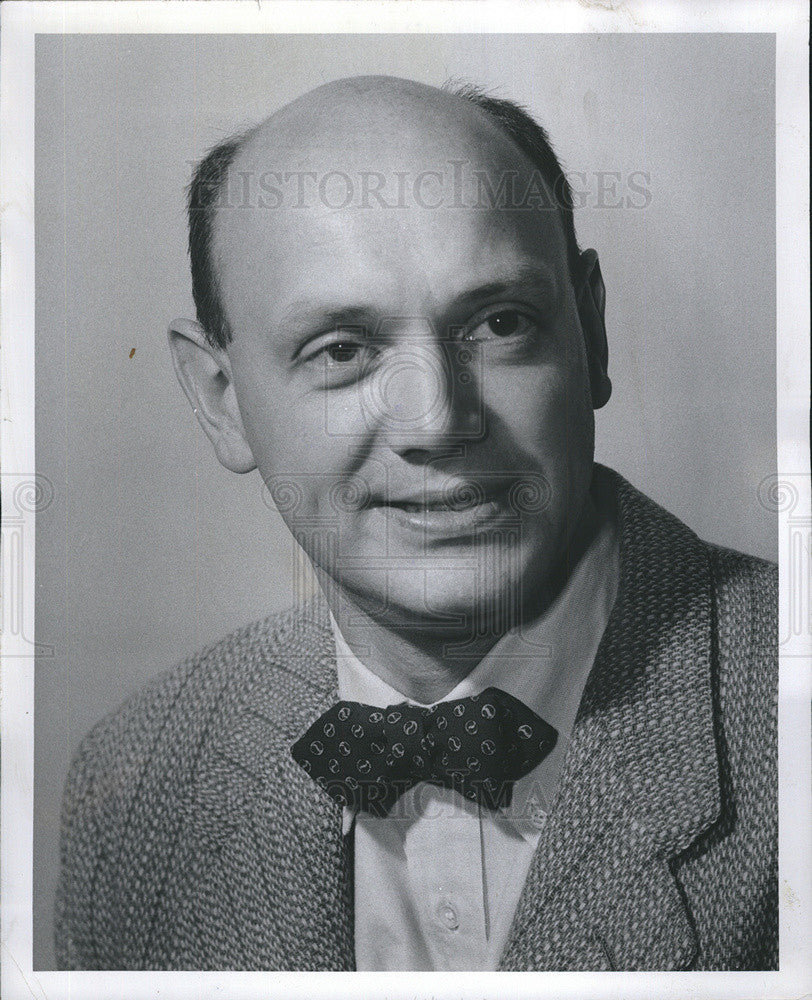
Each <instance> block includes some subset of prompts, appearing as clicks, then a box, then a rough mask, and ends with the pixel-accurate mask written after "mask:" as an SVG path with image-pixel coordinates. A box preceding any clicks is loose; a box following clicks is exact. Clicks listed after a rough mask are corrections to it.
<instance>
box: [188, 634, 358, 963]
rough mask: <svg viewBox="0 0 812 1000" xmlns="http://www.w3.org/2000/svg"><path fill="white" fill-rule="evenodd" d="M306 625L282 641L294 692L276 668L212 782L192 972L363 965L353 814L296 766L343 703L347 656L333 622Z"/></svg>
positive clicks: (239, 724)
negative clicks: (339, 651)
mask: <svg viewBox="0 0 812 1000" xmlns="http://www.w3.org/2000/svg"><path fill="white" fill-rule="evenodd" d="M303 617H304V618H309V617H310V616H308V615H305V616H303ZM299 627H300V629H301V632H302V634H301V635H299V636H297V637H296V638H294V639H291V638H290V637H286V639H285V641H284V642H280V643H279V645H280V648H283V647H284V648H285V649H286V654H285V668H286V670H287V674H285V675H282V676H284V677H285V687H286V690H284V691H282V690H280V673H279V672H278V671H272V670H269V669H268V668H267V665H266V666H265V668H264V669H263V670H262V671H261V675H260V677H258V680H257V682H256V683H255V684H253V685H252V686H251V702H250V704H249V705H246V706H244V708H243V710H242V711H241V712H240V713H239V714H238V715H237V717H236V718H234V719H233V720H232V721H231V722H229V723H228V724H227V725H224V726H223V727H222V730H223V732H224V736H223V738H222V740H221V742H220V744H219V745H218V746H217V748H216V750H215V752H214V753H213V754H212V756H211V759H210V764H209V766H208V767H207V768H206V769H205V773H204V774H203V776H202V779H201V789H200V792H199V796H198V803H199V804H198V807H197V808H196V809H195V813H196V816H197V817H198V819H197V822H196V830H195V832H194V836H195V838H196V839H197V841H198V843H200V842H205V841H208V845H209V852H208V854H207V860H206V864H205V865H204V866H202V867H201V871H200V873H199V879H198V880H197V882H196V884H195V887H194V892H193V894H192V895H191V897H190V898H189V900H188V904H187V906H186V907H184V909H186V910H187V912H188V913H189V917H188V920H187V922H188V924H189V927H190V929H189V931H188V933H187V935H186V939H185V940H183V941H179V942H178V944H177V945H176V947H177V948H178V949H179V951H180V952H181V953H182V955H183V961H184V964H187V966H188V967H192V968H211V969H235V968H240V969H249V968H250V969H256V968H261V969H292V970H302V971H318V970H324V969H334V970H350V969H352V968H353V967H354V945H353V917H352V898H351V893H352V888H351V876H352V872H351V856H350V853H349V852H348V851H347V850H346V846H345V842H344V838H343V836H342V829H341V820H342V814H341V810H340V808H338V807H337V806H336V805H335V804H334V803H333V801H332V800H331V799H330V798H329V797H328V796H327V795H325V794H324V792H323V791H322V790H321V789H320V788H319V787H318V786H317V785H316V784H315V783H314V782H313V781H311V780H310V778H308V776H307V775H306V774H305V772H304V771H303V770H302V769H301V768H300V767H299V766H298V765H297V764H296V763H295V762H294V761H293V760H292V758H291V757H290V746H291V744H292V743H293V742H294V741H295V740H296V739H297V738H298V737H299V736H300V735H301V734H302V732H304V731H305V730H306V729H307V728H308V727H309V726H310V725H311V724H312V723H313V722H314V721H315V720H316V719H317V718H318V716H319V715H321V714H322V712H324V711H326V710H327V708H329V707H330V706H331V705H333V704H334V703H335V702H336V701H337V700H338V682H337V675H336V664H335V650H334V646H333V643H332V635H331V632H330V630H329V625H328V624H327V622H326V619H325V618H324V617H323V616H322V615H317V620H312V619H310V620H307V621H304V623H303V624H301V625H300V626H299ZM280 703H283V704H284V709H282V710H281V709H280ZM201 802H205V803H208V804H210V808H209V809H208V810H207V809H206V808H205V807H203V808H200V803H201ZM212 810H213V812H212Z"/></svg>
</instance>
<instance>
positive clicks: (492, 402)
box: [486, 364, 593, 467]
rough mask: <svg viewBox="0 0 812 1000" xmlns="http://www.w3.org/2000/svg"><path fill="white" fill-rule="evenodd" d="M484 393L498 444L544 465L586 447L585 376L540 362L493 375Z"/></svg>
mask: <svg viewBox="0 0 812 1000" xmlns="http://www.w3.org/2000/svg"><path fill="white" fill-rule="evenodd" d="M489 381H490V385H489V390H490V391H489V392H488V395H487V397H486V405H487V408H488V410H489V411H490V412H491V413H492V414H493V418H494V419H493V421H492V427H493V428H494V429H498V428H503V429H504V431H505V432H506V435H507V436H508V437H509V439H510V440H509V442H504V441H502V440H500V438H502V437H503V436H504V435H503V434H499V433H498V432H497V433H496V434H495V435H494V438H495V440H494V442H493V443H494V444H495V445H497V446H498V447H503V446H505V445H508V446H509V447H510V448H511V451H515V452H518V453H523V454H524V455H526V456H527V458H528V459H529V460H531V461H532V460H533V459H535V460H537V461H538V462H540V463H541V464H542V465H544V466H545V467H550V466H551V465H552V466H561V465H563V464H565V463H568V462H571V461H572V460H573V459H578V458H580V457H581V455H582V453H583V451H585V450H586V451H588V450H590V448H591V444H590V442H591V440H592V426H593V420H592V407H591V403H590V399H589V390H588V385H587V383H586V376H585V375H583V376H582V375H581V373H580V372H579V371H578V370H577V368H576V370H575V371H573V370H572V369H571V368H569V367H568V366H564V365H554V364H550V365H545V366H544V367H543V368H539V369H527V370H525V371H522V372H517V371H516V370H515V369H514V370H512V371H510V372H505V373H502V375H501V377H492V378H491V379H490V380H489Z"/></svg>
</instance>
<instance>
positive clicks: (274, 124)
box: [189, 76, 579, 347]
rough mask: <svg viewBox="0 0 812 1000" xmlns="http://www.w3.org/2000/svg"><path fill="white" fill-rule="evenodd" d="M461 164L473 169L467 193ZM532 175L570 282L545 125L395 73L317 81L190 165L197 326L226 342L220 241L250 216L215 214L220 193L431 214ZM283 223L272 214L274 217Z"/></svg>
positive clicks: (567, 217)
mask: <svg viewBox="0 0 812 1000" xmlns="http://www.w3.org/2000/svg"><path fill="white" fill-rule="evenodd" d="M462 164H467V165H468V167H469V168H470V169H469V174H468V178H467V183H468V187H469V190H468V192H467V193H466V192H463V190H462V188H461V185H462V184H463V183H466V182H465V180H464V178H463V177H462V173H461V169H462V168H461V165H462ZM533 172H535V174H536V175H537V177H536V179H535V181H534V182H533V181H531V182H530V183H531V186H532V184H533V183H534V184H535V188H534V191H533V196H534V197H535V198H536V201H537V202H541V201H543V202H544V204H543V205H541V204H539V205H538V207H545V208H547V209H549V208H551V207H552V208H555V209H556V210H557V213H558V216H559V218H560V222H561V225H560V227H559V230H560V235H561V239H562V240H563V243H564V245H565V253H566V257H567V260H568V263H569V266H570V271H571V273H572V274H573V276H574V274H575V268H576V267H577V261H578V256H579V251H578V246H577V243H576V239H575V232H574V227H573V222H572V197H571V192H570V188H569V185H568V183H567V180H566V178H565V177H564V175H563V172H562V170H561V167H560V165H559V163H558V161H557V159H556V157H555V154H554V153H553V150H552V148H551V147H550V144H549V141H548V139H547V136H546V134H545V132H544V130H543V129H542V128H541V127H540V126H539V125H538V124H537V123H536V122H534V121H533V120H532V118H530V116H529V115H528V114H527V113H526V112H525V111H523V110H522V109H521V108H520V107H518V106H517V105H515V104H513V103H511V102H509V101H504V100H498V99H495V98H491V97H487V96H485V95H484V94H482V93H480V92H479V91H476V90H474V89H473V88H457V89H454V90H450V89H438V88H436V87H430V86H427V85H425V84H422V83H418V82H415V81H412V80H405V79H400V78H396V77H386V76H363V77H352V78H349V79H344V80H337V81H333V82H330V83H327V84H325V85H323V86H320V87H318V88H316V89H315V90H312V91H309V92H308V93H306V94H304V95H302V96H301V97H298V98H297V99H295V100H294V101H292V102H291V103H289V104H287V105H285V106H284V107H282V108H280V109H279V110H278V111H276V112H275V113H274V114H272V115H271V116H270V117H269V118H267V119H266V120H265V121H263V122H262V123H260V124H259V125H257V126H256V127H254V128H252V129H251V130H249V131H248V132H246V133H244V134H243V135H240V136H237V137H234V138H232V139H229V140H227V141H226V142H223V143H221V144H220V145H218V146H217V147H215V148H214V149H213V150H212V151H211V152H210V153H209V154H208V156H206V157H205V158H204V160H203V161H201V163H200V165H199V166H198V169H197V171H196V174H195V177H194V178H193V181H192V184H191V185H190V195H189V222H190V236H189V249H190V256H191V264H192V280H193V294H194V298H195V304H196V306H197V311H198V319H199V321H200V323H201V324H202V326H203V327H204V329H205V330H206V332H207V336H208V337H209V339H210V340H211V342H212V343H213V344H217V345H219V346H221V347H224V346H225V345H226V344H227V343H228V342H229V341H230V339H231V335H232V330H231V326H230V324H229V321H228V319H227V316H226V310H225V309H224V306H223V303H222V301H221V295H220V292H219V280H218V271H220V270H221V269H222V267H223V264H224V261H223V256H222V253H221V252H220V247H219V246H218V244H219V243H220V237H221V236H222V235H223V233H224V232H226V231H228V230H231V232H230V233H229V239H228V240H224V244H227V243H233V241H234V239H235V237H236V233H235V229H238V228H239V227H241V226H243V225H245V223H246V221H247V218H248V216H247V215H246V213H245V212H243V211H237V212H231V211H229V212H224V211H222V210H221V209H222V207H223V205H224V203H227V204H228V205H229V207H233V206H234V203H235V199H234V198H233V197H231V196H229V197H228V198H224V197H223V195H224V191H226V190H228V191H229V192H231V193H233V192H235V191H237V192H238V197H237V199H236V201H237V204H238V206H239V209H245V208H250V207H254V208H256V207H260V208H276V209H280V208H282V209H283V208H290V207H292V208H295V209H297V210H301V209H303V208H308V209H311V210H314V211H317V212H323V213H330V212H335V211H337V210H347V209H350V208H360V209H363V210H364V211H368V210H374V209H390V210H391V209H406V210H408V209H410V208H416V209H433V210H436V209H445V208H447V207H448V206H449V205H450V204H456V205H457V207H460V206H461V205H463V204H465V205H466V207H481V202H482V199H483V198H486V199H490V201H491V202H493V201H494V199H498V198H502V199H505V198H506V197H515V192H513V191H512V190H511V191H510V192H508V191H507V188H506V187H505V181H506V178H507V179H508V180H510V179H511V178H512V177H514V176H519V175H520V174H521V175H523V176H524V177H525V180H526V179H527V177H528V176H530V175H531V174H532V173H533ZM252 185H253V188H252ZM542 189H543V190H542ZM525 190H527V191H529V190H530V187H526V188H525ZM466 199H467V200H466ZM490 207H493V205H491V206H490ZM506 207H510V206H506ZM524 207H532V206H527V205H525V206H524ZM265 214H266V215H267V213H265ZM391 214H392V213H391V212H390V215H391ZM395 214H396V213H395ZM547 214H548V215H549V212H548V213H547ZM281 220H282V214H281V213H277V214H276V216H275V219H274V222H275V223H280V222H281Z"/></svg>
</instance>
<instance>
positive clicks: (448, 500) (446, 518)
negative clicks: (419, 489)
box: [370, 482, 510, 537]
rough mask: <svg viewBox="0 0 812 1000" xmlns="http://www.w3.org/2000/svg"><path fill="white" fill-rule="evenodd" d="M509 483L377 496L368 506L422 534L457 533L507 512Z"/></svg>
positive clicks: (443, 535)
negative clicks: (381, 497)
mask: <svg viewBox="0 0 812 1000" xmlns="http://www.w3.org/2000/svg"><path fill="white" fill-rule="evenodd" d="M509 485H510V484H508V483H505V482H502V483H498V484H496V483H494V484H489V485H488V488H487V491H486V490H484V489H483V488H482V487H481V486H479V485H477V484H469V483H460V484H458V485H456V486H455V487H453V488H452V489H450V490H449V489H446V490H432V491H428V490H427V491H425V492H423V493H420V494H411V495H408V496H404V497H401V498H398V499H391V500H388V501H387V500H383V499H378V500H376V501H373V502H372V503H371V504H370V507H372V508H377V509H379V510H381V511H383V512H384V513H385V514H387V515H388V516H389V517H390V518H391V519H392V520H393V521H395V522H396V523H400V524H402V525H404V526H406V527H408V528H411V529H418V530H419V531H421V532H422V533H424V534H430V535H437V536H441V537H452V536H455V535H456V536H460V535H465V534H469V533H470V532H471V531H472V529H475V528H477V527H484V526H486V525H491V524H492V523H493V522H494V521H496V520H497V519H500V518H503V517H504V516H505V515H506V514H508V513H509V512H510V509H509V505H508V504H507V502H506V501H507V495H508V487H509Z"/></svg>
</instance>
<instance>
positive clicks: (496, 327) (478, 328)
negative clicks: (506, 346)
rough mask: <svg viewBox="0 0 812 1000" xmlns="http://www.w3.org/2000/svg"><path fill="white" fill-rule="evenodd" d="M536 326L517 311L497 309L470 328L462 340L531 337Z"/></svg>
mask: <svg viewBox="0 0 812 1000" xmlns="http://www.w3.org/2000/svg"><path fill="white" fill-rule="evenodd" d="M536 330H537V324H536V323H534V322H533V320H531V319H530V317H529V316H526V315H525V314H524V313H522V312H519V310H518V309H499V310H498V311H497V312H492V313H491V314H490V316H486V317H485V318H484V319H482V320H480V321H479V322H478V323H477V324H476V325H475V326H472V327H470V328H469V329H468V330H467V331H466V332H465V333H464V334H463V337H462V339H463V340H477V341H481V340H495V341H498V340H505V339H507V338H509V337H510V338H521V337H526V336H529V335H532V334H533V333H535V332H536Z"/></svg>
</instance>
